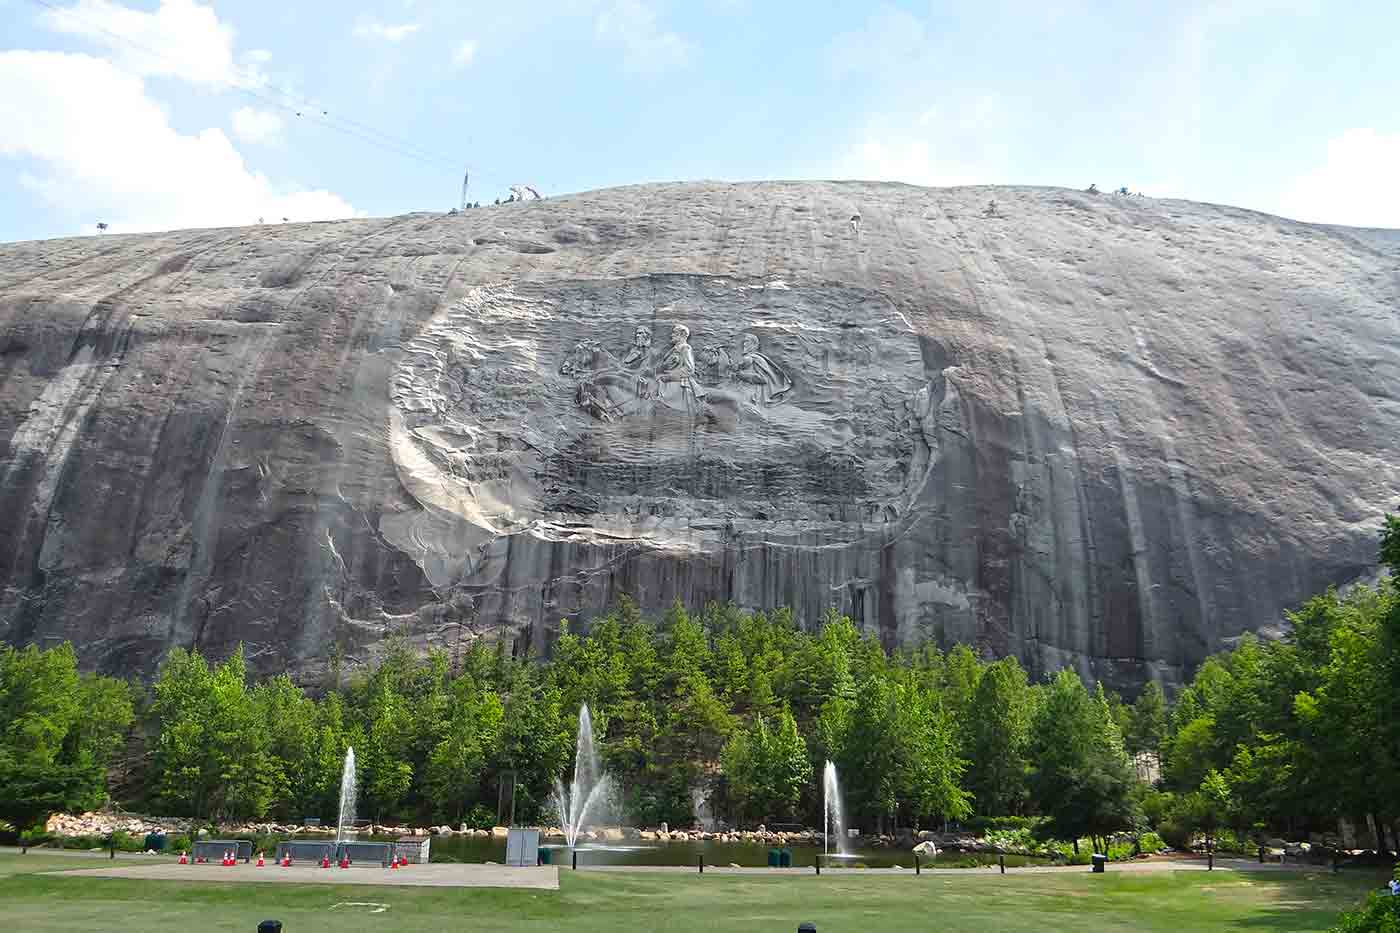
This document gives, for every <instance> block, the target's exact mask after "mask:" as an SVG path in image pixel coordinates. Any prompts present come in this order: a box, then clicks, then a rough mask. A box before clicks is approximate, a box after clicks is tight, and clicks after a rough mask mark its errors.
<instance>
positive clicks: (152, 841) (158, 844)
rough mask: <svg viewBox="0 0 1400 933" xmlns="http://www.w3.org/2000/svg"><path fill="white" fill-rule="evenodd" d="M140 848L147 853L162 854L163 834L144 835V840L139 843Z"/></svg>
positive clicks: (163, 847)
mask: <svg viewBox="0 0 1400 933" xmlns="http://www.w3.org/2000/svg"><path fill="white" fill-rule="evenodd" d="M141 848H142V849H143V850H144V851H147V852H164V851H165V833H146V840H145V842H143V843H141Z"/></svg>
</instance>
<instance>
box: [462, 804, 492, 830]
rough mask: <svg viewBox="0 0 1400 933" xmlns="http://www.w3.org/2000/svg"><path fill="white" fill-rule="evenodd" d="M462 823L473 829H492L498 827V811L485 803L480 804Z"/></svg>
mask: <svg viewBox="0 0 1400 933" xmlns="http://www.w3.org/2000/svg"><path fill="white" fill-rule="evenodd" d="M462 822H464V823H466V824H467V826H469V827H471V828H472V829H490V828H491V827H492V826H495V825H496V811H495V810H492V809H491V808H490V807H488V806H486V804H484V803H479V804H477V805H476V806H474V807H472V809H471V812H470V813H468V814H467V818H466V819H465V820H463V821H462Z"/></svg>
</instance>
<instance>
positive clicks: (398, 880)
mask: <svg viewBox="0 0 1400 933" xmlns="http://www.w3.org/2000/svg"><path fill="white" fill-rule="evenodd" d="M44 874H47V875H54V876H60V877H73V876H75V875H76V876H81V877H85V878H141V879H146V880H151V881H198V882H201V883H203V884H215V883H218V882H221V881H222V882H237V883H241V884H249V883H269V884H354V885H395V886H399V887H430V888H538V889H542V890H549V891H554V890H558V888H559V869H558V868H557V867H556V866H554V865H542V866H540V867H537V868H511V867H509V866H506V865H455V864H450V863H446V862H435V863H432V864H428V865H410V866H408V867H407V868H400V869H397V870H390V869H387V868H380V867H379V866H378V865H374V866H360V865H352V866H351V867H349V868H318V867H316V866H314V865H311V864H309V863H308V864H301V865H293V866H292V867H291V868H282V867H281V866H279V865H272V864H268V865H266V866H264V867H262V868H258V867H257V866H256V865H253V864H250V865H244V864H242V863H239V864H238V865H233V866H230V867H225V866H223V865H179V864H175V863H172V862H169V861H164V860H162V861H160V862H155V863H150V864H146V865H119V866H112V867H109V868H81V869H76V870H65V871H55V872H45V873H44Z"/></svg>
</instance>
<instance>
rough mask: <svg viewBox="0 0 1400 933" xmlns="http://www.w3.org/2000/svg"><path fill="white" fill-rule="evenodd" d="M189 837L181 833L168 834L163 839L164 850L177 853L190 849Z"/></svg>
mask: <svg viewBox="0 0 1400 933" xmlns="http://www.w3.org/2000/svg"><path fill="white" fill-rule="evenodd" d="M190 848H191V846H190V837H189V836H186V835H184V834H183V833H182V834H180V835H178V836H168V837H166V840H165V851H167V852H174V853H176V854H179V853H181V852H186V853H187V852H189V851H190Z"/></svg>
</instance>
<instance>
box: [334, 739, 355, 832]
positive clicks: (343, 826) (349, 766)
mask: <svg viewBox="0 0 1400 933" xmlns="http://www.w3.org/2000/svg"><path fill="white" fill-rule="evenodd" d="M355 798H356V786H355V750H354V749H353V748H349V747H347V748H346V749H345V767H344V768H343V769H342V770H341V772H340V813H339V815H338V816H337V818H336V822H335V844H336V845H337V846H339V845H340V844H341V843H342V842H350V841H352V840H353V839H354V838H355Z"/></svg>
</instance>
